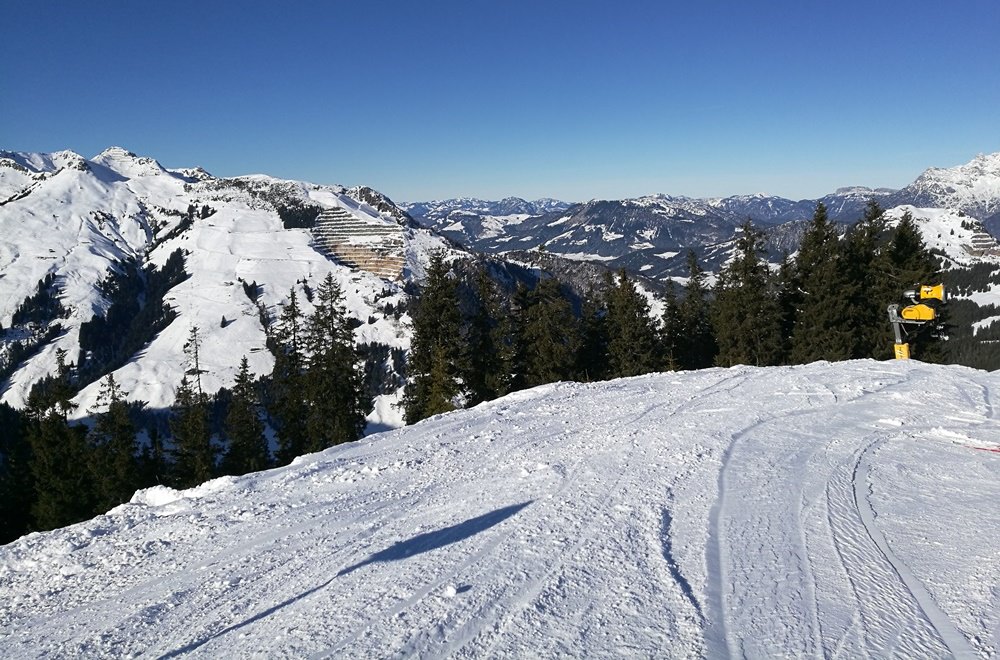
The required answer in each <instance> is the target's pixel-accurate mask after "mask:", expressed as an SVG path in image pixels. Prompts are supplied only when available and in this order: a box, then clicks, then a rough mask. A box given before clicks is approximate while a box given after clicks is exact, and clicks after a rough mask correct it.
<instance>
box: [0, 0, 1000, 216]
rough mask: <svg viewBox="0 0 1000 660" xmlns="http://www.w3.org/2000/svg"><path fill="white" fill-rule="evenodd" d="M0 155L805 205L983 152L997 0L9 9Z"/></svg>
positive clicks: (998, 146) (406, 184) (470, 1)
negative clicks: (67, 155) (73, 154)
mask: <svg viewBox="0 0 1000 660" xmlns="http://www.w3.org/2000/svg"><path fill="white" fill-rule="evenodd" d="M3 16H4V21H3V25H2V26H0V35H2V38H3V43H4V46H5V48H4V52H5V54H4V57H2V58H0V108H2V110H0V148H3V149H10V150H16V151H54V150H58V149H72V150H74V151H78V152H80V153H82V154H83V155H85V156H92V155H94V154H96V153H98V152H100V151H101V150H102V149H104V148H105V147H107V146H110V145H121V146H124V147H126V148H128V149H131V150H132V151H135V152H137V153H140V154H143V155H149V156H153V157H155V158H157V159H159V160H160V161H161V162H162V163H163V164H164V165H166V166H167V167H182V166H193V165H201V166H202V167H204V168H206V169H207V170H209V171H210V172H212V173H214V174H217V175H222V176H230V175H237V174H248V173H256V172H264V173H267V174H271V175H274V176H279V177H284V178H293V179H305V180H309V181H315V182H318V183H341V184H345V185H355V184H366V185H371V186H373V187H375V188H377V189H379V190H381V191H383V192H385V193H386V194H388V195H389V196H390V197H392V198H394V199H396V200H398V201H413V200H426V199H434V198H445V197H455V196H478V197H486V198H500V197H505V196H510V195H516V196H520V197H526V198H536V197H541V196H547V197H557V198H562V199H566V200H574V201H575V200H582V199H590V198H621V197H629V196H638V195H643V194H649V193H655V192H663V193H668V194H677V195H690V196H717V195H729V194H739V193H751V192H769V193H771V194H778V195H783V196H786V197H791V198H794V199H801V198H812V197H817V196H819V195H822V194H824V193H827V192H832V190H833V189H834V188H836V187H838V186H844V185H871V186H889V187H899V186H903V185H905V184H907V183H909V182H910V181H912V180H913V179H914V178H915V177H916V176H917V175H918V174H919V173H920V172H921V171H922V170H923V169H925V168H926V167H929V166H952V165H957V164H959V163H963V162H966V161H968V160H969V159H971V158H972V157H973V156H975V155H976V154H977V153H984V152H993V151H1000V74H998V72H1000V39H998V38H997V35H998V34H1000V2H997V0H959V1H958V2H954V3H941V2H938V1H935V2H930V1H925V0H908V1H906V2H903V1H898V2H872V1H871V0H867V1H866V2H855V1H854V0H842V1H841V2H838V3H832V2H814V1H812V0H797V1H795V2H786V1H775V2H759V3H750V2H737V1H735V0H734V1H732V2H723V1H721V0H704V1H701V2H667V1H661V2H652V1H650V2H615V3H611V2H600V3H598V2H586V1H580V2H540V1H536V2H499V1H498V2H480V1H477V0H466V1H465V2H434V1H433V0H427V1H425V2H419V3H418V2H380V1H378V0H367V1H365V2H357V1H353V2H315V3H313V2H289V3H276V2H268V3H262V2H260V3H259V2H249V1H248V2H239V3H237V2H232V3H222V2H215V3H213V2H207V3H206V2H163V3H160V2H128V1H125V0H122V1H117V2H112V1H105V2H100V1H98V2H93V3H90V2H88V3H84V2H56V3H45V2H16V1H14V0H7V1H6V2H4V9H3Z"/></svg>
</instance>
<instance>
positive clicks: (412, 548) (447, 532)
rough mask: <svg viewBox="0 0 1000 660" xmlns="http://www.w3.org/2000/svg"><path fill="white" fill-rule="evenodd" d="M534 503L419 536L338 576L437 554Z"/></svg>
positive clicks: (386, 550)
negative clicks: (370, 565) (424, 553)
mask: <svg viewBox="0 0 1000 660" xmlns="http://www.w3.org/2000/svg"><path fill="white" fill-rule="evenodd" d="M532 501H533V500H528V501H527V502H522V503H520V504H512V505H510V506H505V507H503V508H502V509H497V510H495V511H490V512H489V513H484V514H483V515H481V516H476V517H475V518H469V519H468V520H466V521H465V522H461V523H458V524H457V525H452V526H451V527H445V528H444V529H439V530H437V531H434V532H427V533H426V534H419V535H417V536H414V537H413V538H412V539H409V540H406V541H399V542H398V543H394V544H392V545H391V546H389V547H388V548H386V549H385V550H381V551H379V552H376V553H375V554H373V555H370V556H369V557H368V558H367V559H365V560H364V561H361V562H358V563H357V564H354V565H353V566H348V567H347V568H345V569H344V570H342V571H340V572H339V573H337V577H340V576H341V575H347V574H348V573H352V572H354V571H356V570H358V569H359V568H361V567H362V566H367V565H368V564H375V563H378V562H387V561H399V560H400V559H406V558H407V557H412V556H413V555H419V554H421V553H423V552H428V551H430V550H437V549H438V548H441V547H444V546H446V545H451V544H452V543H457V542H459V541H464V540H465V539H467V538H469V537H470V536H474V535H476V534H478V533H479V532H482V531H485V530H487V529H489V528H490V527H493V526H494V525H499V524H500V523H502V522H503V521H504V520H507V518H510V517H511V516H513V515H514V514H515V513H517V512H518V511H520V510H521V509H523V508H524V507H526V506H528V505H529V504H531V503H532Z"/></svg>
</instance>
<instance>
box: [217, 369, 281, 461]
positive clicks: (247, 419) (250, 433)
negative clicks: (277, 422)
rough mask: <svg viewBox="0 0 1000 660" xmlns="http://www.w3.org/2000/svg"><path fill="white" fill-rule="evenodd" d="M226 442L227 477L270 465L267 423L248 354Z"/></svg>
mask: <svg viewBox="0 0 1000 660" xmlns="http://www.w3.org/2000/svg"><path fill="white" fill-rule="evenodd" d="M226 439H227V440H228V441H229V447H228V449H227V451H226V455H225V456H224V457H223V460H222V467H223V471H224V472H225V473H226V474H247V473H248V472H259V471H260V470H264V469H266V468H267V467H268V466H269V465H270V462H271V461H270V457H269V456H268V450H267V439H266V438H265V437H264V424H263V423H262V422H261V421H260V396H259V394H258V392H257V383H256V382H255V380H254V378H253V375H251V373H250V365H249V363H248V362H247V356H246V355H244V356H243V359H242V360H240V370H239V372H237V374H236V382H235V383H234V384H233V394H232V398H231V399H230V402H229V411H228V412H227V413H226Z"/></svg>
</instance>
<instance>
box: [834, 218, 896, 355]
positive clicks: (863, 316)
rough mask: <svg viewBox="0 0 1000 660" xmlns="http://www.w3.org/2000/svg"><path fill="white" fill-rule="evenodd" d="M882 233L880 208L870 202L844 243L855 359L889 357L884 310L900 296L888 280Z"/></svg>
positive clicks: (889, 343) (889, 337)
mask: <svg viewBox="0 0 1000 660" xmlns="http://www.w3.org/2000/svg"><path fill="white" fill-rule="evenodd" d="M885 233H886V227H885V220H884V217H883V211H882V208H881V206H879V204H878V202H877V201H875V200H874V199H870V200H869V201H868V204H867V206H866V207H865V211H864V215H863V216H862V217H861V219H860V220H858V222H856V223H855V224H854V225H853V226H852V227H851V228H850V229H849V230H848V232H847V235H846V237H845V240H844V253H845V262H846V263H845V268H846V269H847V271H848V274H849V278H850V280H851V282H852V285H853V291H854V294H855V295H854V297H853V298H852V299H851V300H850V301H848V303H847V305H848V309H847V311H846V314H847V315H848V316H849V317H850V319H851V323H852V325H853V327H854V329H855V344H854V351H853V355H852V357H854V358H875V359H879V360H884V359H887V358H889V357H892V343H893V339H892V330H891V328H890V325H889V323H888V319H887V315H886V308H887V306H888V304H889V303H890V302H894V301H895V300H896V299H897V298H898V297H899V292H897V291H894V290H893V289H894V286H893V285H892V283H891V282H890V281H889V277H888V271H889V269H888V267H887V265H886V260H885V241H884V240H883V237H884V235H885Z"/></svg>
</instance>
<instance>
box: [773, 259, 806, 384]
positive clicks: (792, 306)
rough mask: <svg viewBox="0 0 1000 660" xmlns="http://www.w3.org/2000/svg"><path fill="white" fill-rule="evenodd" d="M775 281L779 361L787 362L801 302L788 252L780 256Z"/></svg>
mask: <svg viewBox="0 0 1000 660" xmlns="http://www.w3.org/2000/svg"><path fill="white" fill-rule="evenodd" d="M776 280H777V281H776V282H775V288H776V291H775V300H776V301H777V303H778V311H779V313H780V314H781V363H782V364H788V362H789V361H790V359H791V351H792V331H793V330H794V328H795V318H796V315H797V313H798V307H799V305H800V304H801V296H799V291H798V281H797V280H796V278H795V262H794V261H793V260H792V258H791V257H789V256H788V253H787V252H785V253H784V254H783V255H782V257H781V263H780V265H779V266H778V274H777V278H776Z"/></svg>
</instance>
